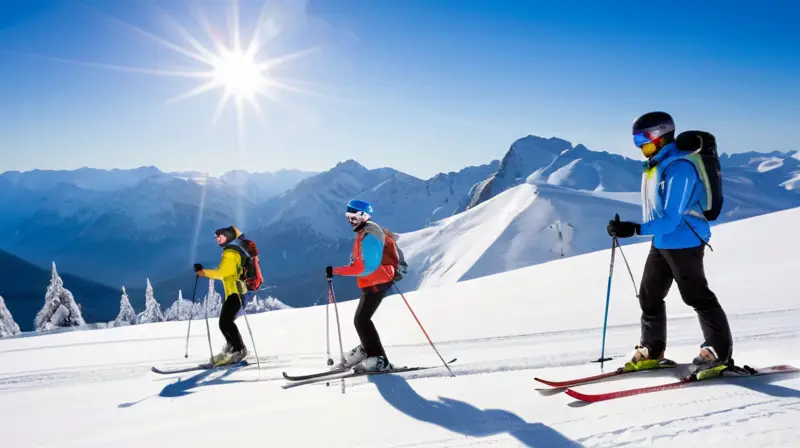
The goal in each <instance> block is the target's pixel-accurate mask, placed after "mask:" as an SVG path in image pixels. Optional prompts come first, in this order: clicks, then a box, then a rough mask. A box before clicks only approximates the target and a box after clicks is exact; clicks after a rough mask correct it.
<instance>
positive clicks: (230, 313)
mask: <svg viewBox="0 0 800 448" xmlns="http://www.w3.org/2000/svg"><path fill="white" fill-rule="evenodd" d="M241 307H242V302H241V299H240V298H239V294H231V295H229V296H228V298H227V299H225V301H224V302H223V303H222V311H220V313H219V330H220V331H221V332H222V336H224V337H225V341H226V342H227V343H228V344H229V345H230V346H231V347H232V349H233V351H239V350H241V349H243V348H244V341H242V335H241V333H239V327H237V326H236V323H235V322H234V320H236V313H238V312H239V310H240V309H241Z"/></svg>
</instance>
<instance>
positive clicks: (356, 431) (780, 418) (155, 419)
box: [0, 193, 800, 447]
mask: <svg viewBox="0 0 800 448" xmlns="http://www.w3.org/2000/svg"><path fill="white" fill-rule="evenodd" d="M520 195H521V197H519V198H517V199H516V200H515V201H517V205H518V206H519V207H516V208H513V210H514V211H518V210H523V209H524V207H522V205H524V203H525V201H528V200H529V199H530V198H529V197H527V196H526V195H524V194H522V193H520ZM538 200H540V198H538V199H534V201H538ZM487 205H488V204H487ZM798 228H800V209H793V210H788V211H784V212H779V213H775V214H772V215H766V216H761V217H757V218H752V219H747V220H742V221H738V222H734V223H730V224H724V225H721V226H719V227H717V228H715V233H714V239H713V242H712V244H713V246H714V252H710V251H709V252H707V253H706V263H707V264H706V266H707V274H708V277H709V279H710V284H711V288H712V289H713V290H714V291H715V292H716V294H717V295H718V297H719V299H720V301H721V303H722V304H723V306H724V307H725V309H726V311H727V312H728V314H729V317H730V321H731V326H732V329H733V333H734V337H735V349H734V350H735V351H734V357H735V359H736V360H737V362H738V363H739V364H748V365H751V366H756V367H757V366H763V365H771V364H783V363H791V364H795V365H798V364H800V303H798V300H797V299H798V295H797V278H798V276H800V258H799V257H798V253H800V242H798V238H797V237H796V233H797V229H798ZM465 237H469V238H473V237H471V236H469V235H465ZM476 239H477V238H476ZM647 248H648V247H647V244H639V245H635V246H625V255H626V257H627V259H628V261H629V262H630V263H631V264H632V267H633V271H634V275H635V278H636V281H637V283H638V281H639V279H640V277H641V275H640V274H641V268H642V265H643V261H644V257H645V254H646V251H647ZM609 255H610V254H609V250H607V249H606V250H603V251H600V252H594V253H590V254H587V255H582V256H577V257H571V258H565V259H563V260H558V261H554V262H550V263H546V264H542V265H537V266H533V267H529V268H524V269H519V270H515V271H511V272H507V273H503V274H498V275H493V276H489V277H484V278H480V279H477V280H472V281H465V282H461V283H456V284H448V285H445V286H443V287H440V288H435V287H432V288H429V289H426V290H423V291H420V292H415V293H412V294H407V295H406V298H407V299H408V301H409V303H410V305H411V306H412V307H413V309H414V311H415V312H416V314H417V316H418V317H419V319H420V321H421V322H422V323H423V325H425V329H426V330H427V331H428V333H429V334H430V336H431V337H432V338H433V340H434V341H435V342H436V343H437V348H438V349H439V350H440V352H441V353H442V355H443V356H444V357H445V358H447V359H449V358H453V357H457V358H458V361H457V362H456V364H454V365H453V371H454V372H455V374H456V375H457V376H456V377H455V378H451V377H448V372H447V370H445V369H444V368H438V369H433V370H427V371H422V372H414V373H408V374H402V375H385V376H378V377H371V378H359V379H353V380H348V381H347V382H346V383H345V386H346V388H345V389H344V393H342V387H341V382H333V383H331V384H330V386H326V384H325V383H324V382H323V383H318V384H315V385H305V386H300V387H297V388H291V389H282V388H281V385H283V384H285V381H284V380H283V378H282V377H281V371H284V370H285V371H287V372H291V373H304V372H310V371H316V370H319V369H325V368H326V363H325V361H326V359H327V356H326V353H325V351H326V339H325V308H324V306H317V307H314V308H305V309H289V310H280V311H274V312H268V313H262V314H258V315H252V316H249V321H250V325H251V327H252V330H253V334H254V336H255V338H256V343H257V348H258V352H259V355H260V356H261V361H262V371H261V372H260V374H259V371H258V369H257V368H256V367H255V365H253V366H251V367H247V368H242V369H238V370H229V371H225V372H192V373H186V374H178V375H170V376H163V375H157V374H154V373H152V372H150V367H151V366H153V365H157V366H161V367H175V366H180V365H186V364H190V363H195V362H202V361H204V360H206V359H207V357H208V342H207V339H206V325H205V322H204V321H203V320H195V321H193V322H192V327H191V335H192V336H191V339H190V341H189V342H190V347H189V353H190V354H189V359H184V357H183V355H184V349H185V342H186V339H185V337H186V330H187V324H188V322H185V321H184V322H168V323H157V324H145V325H137V326H131V327H121V328H114V329H104V330H92V331H70V332H64V333H59V334H53V335H47V336H38V337H11V338H4V339H0V434H2V440H3V446H8V447H28V446H32V447H70V446H81V447H84V446H103V447H110V446H113V447H128V446H130V447H134V446H135V447H142V446H148V447H154V446H169V447H175V446H191V447H199V446H231V445H235V446H259V447H264V446H270V447H272V446H276V447H289V446H291V447H295V446H302V447H366V446H376V447H417V446H437V447H438V446H469V445H480V446H484V445H491V446H536V447H552V446H580V445H583V446H609V447H611V446H614V447H618V446H643V445H656V446H724V447H730V446H746V447H753V446H758V447H762V446H787V447H789V446H797V445H796V444H797V440H800V439H799V438H800V425H798V424H797V422H798V421H800V376H798V375H791V374H790V375H786V376H782V377H775V378H772V379H744V380H736V381H730V382H728V383H725V384H721V383H718V384H713V385H712V384H710V383H709V384H708V385H702V386H698V387H690V388H685V389H680V390H674V391H666V392H659V393H655V394H651V395H647V396H639V397H631V398H624V399H619V400H614V401H610V402H604V403H595V404H592V405H589V406H584V407H577V406H574V405H571V404H573V403H574V400H573V399H571V398H570V397H568V396H566V395H564V394H555V395H551V396H542V395H540V394H539V393H538V392H537V391H536V390H535V388H537V387H540V386H541V385H539V384H537V383H536V382H535V381H534V380H533V378H534V377H535V376H540V377H546V378H552V379H564V378H569V377H573V376H578V375H587V374H596V373H599V372H600V366H599V364H597V363H592V362H591V361H592V360H595V359H597V358H598V356H599V354H600V341H601V331H600V329H601V326H602V320H603V311H604V304H605V293H606V284H607V279H608V262H609ZM345 281H353V280H352V279H340V278H337V279H336V280H335V283H334V285H336V284H340V283H341V282H345ZM399 286H400V287H401V288H403V283H402V282H401V283H399ZM355 306H356V303H355V302H347V303H341V304H340V305H339V313H340V319H341V322H342V324H343V328H342V336H343V338H344V341H345V349H347V348H350V347H351V346H352V345H354V344H355V341H356V337H355V333H354V330H353V326H352V316H353V311H354V309H355ZM667 310H668V313H669V316H670V322H669V346H668V350H667V355H668V356H669V357H671V358H673V359H676V360H678V361H682V362H683V361H687V360H689V359H691V357H693V356H694V355H695V354H696V351H697V348H698V345H699V343H700V342H701V334H700V329H699V326H698V324H697V318H696V317H695V316H694V313H693V311H692V310H691V309H690V308H688V307H686V306H685V305H683V304H682V302H681V300H680V296H679V295H678V292H677V289H676V288H673V289H672V291H671V292H670V295H669V296H668V298H667ZM330 311H331V319H333V316H334V313H333V310H330ZM638 316H639V311H638V305H637V301H636V298H635V296H634V294H633V289H632V285H631V281H630V278H629V277H628V275H627V271H626V270H625V268H624V263H623V262H622V260H621V259H620V257H619V256H618V257H617V266H616V269H615V271H614V278H613V281H612V294H611V306H610V315H609V326H610V327H609V333H608V337H607V345H606V355H608V356H612V357H614V359H613V360H612V361H610V362H608V363H606V365H605V369H606V370H609V369H612V368H614V367H615V366H617V365H619V363H621V362H623V360H624V357H625V355H626V354H627V353H628V352H629V351H630V349H631V348H632V347H633V345H635V344H636V343H637V341H638V335H639V334H638V333H639V327H638ZM331 322H332V324H333V322H334V321H333V320H332V321H331ZM375 322H376V325H377V327H378V329H379V331H380V332H381V337H382V338H383V341H384V344H385V345H386V347H387V352H388V355H389V356H390V358H391V360H392V361H393V362H394V363H396V364H400V365H436V364H437V363H439V359H438V358H437V356H436V355H435V353H434V351H433V350H432V349H431V347H430V345H429V344H428V342H427V340H426V339H425V337H424V335H423V333H422V332H421V331H420V328H419V327H418V326H417V323H416V321H415V320H414V319H413V317H412V316H411V314H410V313H409V311H408V309H407V308H406V305H405V303H404V302H403V300H402V299H401V298H400V297H399V296H392V297H389V298H387V300H386V301H385V302H384V304H383V305H382V306H381V308H380V309H379V310H378V312H377V314H376V316H375ZM237 323H238V325H239V328H240V329H241V331H242V333H243V335H244V338H245V340H246V341H247V345H248V346H249V347H250V348H252V343H251V342H250V336H249V334H248V331H247V326H246V325H245V321H244V319H242V318H240V319H239V320H238V321H237ZM334 325H335V324H334ZM210 326H211V337H212V343H213V347H214V349H215V351H216V350H219V349H220V348H221V346H222V339H221V337H220V334H219V330H218V329H217V321H216V319H212V320H210ZM330 344H331V345H330V346H331V350H332V351H333V352H334V353H338V350H339V346H338V338H337V336H336V332H335V327H332V330H331V340H330ZM251 353H252V350H251ZM334 357H336V355H335V354H334ZM251 359H253V361H255V360H254V358H252V355H251ZM670 380H671V378H669V375H668V374H667V373H664V372H656V374H655V375H648V374H644V375H642V376H640V377H638V378H630V379H626V380H622V381H617V382H609V383H604V384H598V385H592V386H584V387H582V388H580V390H583V391H601V390H611V389H616V388H627V387H633V386H638V385H644V384H656V383H660V382H666V381H670Z"/></svg>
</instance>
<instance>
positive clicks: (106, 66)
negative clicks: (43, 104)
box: [6, 51, 209, 78]
mask: <svg viewBox="0 0 800 448" xmlns="http://www.w3.org/2000/svg"><path fill="white" fill-rule="evenodd" d="M6 52H7V53H12V54H18V55H20V56H25V57H30V58H36V59H43V60H47V61H53V62H61V63H64V64H73V65H82V66H84V67H93V68H103V69H106V70H116V71H121V72H130V73H142V74H145V75H154V76H172V77H179V78H208V77H209V74H208V72H201V71H197V72H191V71H173V70H160V69H151V68H142V67H129V66H125V65H115V64H103V63H99V62H86V61H78V60H75V59H64V58H57V57H53V56H43V55H38V54H33V53H18V52H15V51H6Z"/></svg>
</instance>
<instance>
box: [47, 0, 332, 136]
mask: <svg viewBox="0 0 800 448" xmlns="http://www.w3.org/2000/svg"><path fill="white" fill-rule="evenodd" d="M232 5H233V11H232V16H231V17H230V19H231V22H230V23H229V26H230V28H229V30H228V31H229V36H228V37H227V38H222V37H221V34H220V33H219V32H218V31H217V30H216V29H214V27H213V26H212V25H211V23H210V21H209V20H208V18H207V17H206V15H205V13H204V12H203V11H202V9H199V10H198V14H199V16H198V21H199V23H200V25H201V26H202V28H203V29H204V31H205V32H206V35H207V37H208V38H209V40H210V43H211V45H204V44H203V43H201V42H200V39H198V38H196V37H195V36H193V35H192V34H191V33H189V31H187V30H186V28H184V27H183V26H181V25H180V24H178V23H177V22H176V21H174V20H173V19H171V18H170V17H168V16H167V17H165V19H166V20H167V21H168V22H169V23H170V25H171V28H172V31H174V32H176V33H177V34H178V35H180V36H181V37H182V38H183V40H184V41H185V45H179V44H177V43H173V42H170V41H168V40H166V39H164V38H162V37H159V36H157V35H155V34H153V33H151V32H149V31H146V30H143V29H141V28H138V27H136V26H133V25H131V24H128V23H126V22H123V21H122V20H119V19H115V18H112V17H108V16H107V17H108V19H109V20H111V21H113V22H116V23H117V24H119V25H122V26H123V27H125V28H129V29H131V30H133V31H135V32H137V33H139V34H141V35H144V36H145V37H147V38H149V39H151V40H153V41H155V42H156V43H158V44H159V45H161V46H163V47H165V48H168V49H170V50H172V51H175V52H176V53H180V54H182V55H183V56H187V57H189V58H190V59H192V60H194V62H199V63H201V64H202V65H203V68H202V69H198V70H191V71H185V70H180V71H172V70H161V69H148V68H140V67H130V66H128V67H126V66H120V65H111V64H101V63H91V62H82V61H76V60H68V59H58V58H51V59H54V60H58V61H61V62H68V63H74V64H81V65H87V66H91V67H99V68H106V69H111V70H122V71H128V72H134V73H145V74H150V75H156V76H170V77H180V78H187V79H199V80H202V81H201V84H200V85H198V86H197V87H195V88H193V89H191V90H190V91H188V92H185V93H183V94H180V95H178V96H176V97H174V98H172V99H170V100H168V101H167V103H172V102H176V101H180V100H184V99H187V98H190V97H193V96H195V95H200V94H202V93H204V92H207V91H209V90H214V89H221V90H222V94H221V95H220V98H219V102H218V103H217V108H216V112H215V113H214V116H213V118H212V126H214V125H216V123H217V121H218V120H219V118H220V116H221V115H222V112H223V111H224V109H225V106H226V105H227V103H228V101H230V100H233V102H234V107H235V110H236V115H237V119H238V120H237V121H238V135H239V138H240V142H241V141H243V140H244V108H245V103H248V104H249V105H250V106H252V107H253V109H254V110H255V112H256V113H257V114H258V115H259V117H260V118H261V119H262V120H264V119H265V117H264V113H263V110H262V107H261V103H260V102H259V100H260V99H261V98H265V99H267V100H271V101H272V102H274V103H276V104H278V105H285V104H281V103H280V102H279V101H278V93H279V92H278V91H279V90H286V91H294V92H301V93H312V92H309V91H307V90H304V89H302V88H300V87H297V86H293V85H291V84H290V80H288V79H285V78H282V77H279V76H278V75H277V74H276V73H277V71H278V70H279V69H280V68H282V67H283V66H285V65H286V64H287V63H288V62H290V61H292V60H294V59H297V58H299V57H302V56H305V55H307V54H309V53H311V52H313V51H315V50H316V49H317V48H309V49H306V50H302V51H297V52H295V53H290V54H285V55H282V56H278V57H271V58H267V57H264V56H263V55H261V53H262V50H264V49H265V44H266V43H267V41H269V40H270V39H273V38H274V37H275V36H276V34H275V23H274V21H275V20H277V19H276V18H275V17H270V16H268V15H266V14H265V11H266V9H263V10H262V13H261V15H260V17H259V19H258V22H257V24H256V27H255V30H254V31H253V34H252V36H251V38H250V40H249V42H242V39H241V35H240V24H239V8H238V2H237V1H236V0H233V1H232ZM98 14H102V13H99V12H98ZM102 15H105V14H102Z"/></svg>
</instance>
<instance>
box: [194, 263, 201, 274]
mask: <svg viewBox="0 0 800 448" xmlns="http://www.w3.org/2000/svg"><path fill="white" fill-rule="evenodd" d="M202 270H203V265H202V264H200V263H195V264H194V272H200V271H202Z"/></svg>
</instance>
